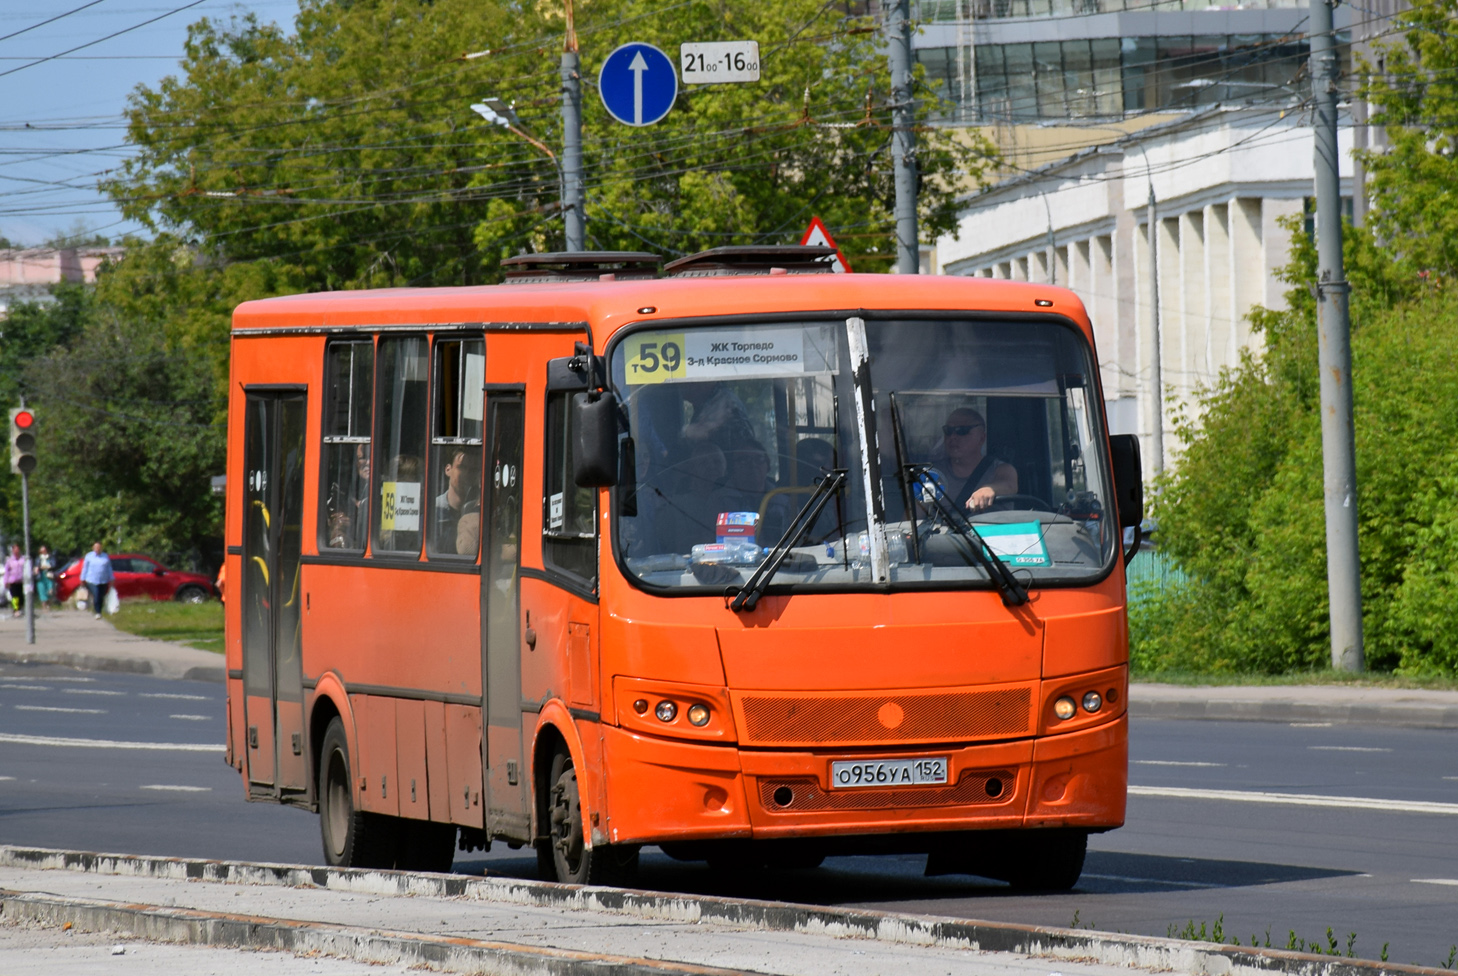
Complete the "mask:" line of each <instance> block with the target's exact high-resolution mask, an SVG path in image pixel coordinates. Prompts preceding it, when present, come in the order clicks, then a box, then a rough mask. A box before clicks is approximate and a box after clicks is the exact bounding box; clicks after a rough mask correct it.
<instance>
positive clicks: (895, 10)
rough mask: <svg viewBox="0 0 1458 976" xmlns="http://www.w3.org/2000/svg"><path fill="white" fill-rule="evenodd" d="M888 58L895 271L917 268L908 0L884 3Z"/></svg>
mask: <svg viewBox="0 0 1458 976" xmlns="http://www.w3.org/2000/svg"><path fill="white" fill-rule="evenodd" d="M886 47H887V53H888V55H889V58H890V61H891V128H892V131H891V159H892V162H893V163H894V165H895V168H896V273H897V274H917V273H919V272H920V271H921V248H920V246H919V239H918V237H917V231H916V129H915V125H916V113H915V111H914V110H913V105H912V89H911V0H891V2H889V3H887V4H886Z"/></svg>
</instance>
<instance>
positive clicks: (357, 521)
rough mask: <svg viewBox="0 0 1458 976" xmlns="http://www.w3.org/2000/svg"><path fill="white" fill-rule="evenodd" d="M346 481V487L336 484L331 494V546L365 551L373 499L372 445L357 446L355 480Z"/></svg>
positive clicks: (344, 479)
mask: <svg viewBox="0 0 1458 976" xmlns="http://www.w3.org/2000/svg"><path fill="white" fill-rule="evenodd" d="M331 466H332V465H331ZM342 480H343V481H344V484H339V483H338V482H336V483H335V484H334V485H333V487H332V488H331V490H330V492H329V506H330V508H329V546H330V548H332V549H363V548H364V543H365V524H366V522H367V521H368V516H369V498H370V446H369V445H368V444H356V445H354V469H353V471H352V472H351V476H349V477H346V478H343V479H342Z"/></svg>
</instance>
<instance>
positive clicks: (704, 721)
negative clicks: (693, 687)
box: [688, 704, 709, 729]
mask: <svg viewBox="0 0 1458 976" xmlns="http://www.w3.org/2000/svg"><path fill="white" fill-rule="evenodd" d="M688 720H689V724H690V725H692V726H694V727H696V728H700V729H701V728H703V727H704V726H705V725H708V724H709V706H708V705H703V704H694V705H690V706H689V710H688Z"/></svg>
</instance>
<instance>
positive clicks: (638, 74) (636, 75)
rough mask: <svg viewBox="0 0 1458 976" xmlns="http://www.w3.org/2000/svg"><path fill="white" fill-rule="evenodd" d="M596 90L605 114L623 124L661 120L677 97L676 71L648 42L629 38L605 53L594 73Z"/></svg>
mask: <svg viewBox="0 0 1458 976" xmlns="http://www.w3.org/2000/svg"><path fill="white" fill-rule="evenodd" d="M597 90H598V92H599V93H600V94H601V95H602V104H603V107H605V108H606V109H607V110H608V114H609V115H611V116H612V117H613V118H615V119H617V120H618V121H619V122H621V123H623V124H624V125H639V126H641V125H652V124H653V123H655V122H658V121H660V120H662V118H663V117H664V116H665V115H667V114H668V110H669V109H671V108H673V100H674V99H675V98H677V97H678V72H676V71H675V70H674V69H673V62H672V61H670V60H669V59H668V55H666V54H664V53H663V52H662V51H660V50H658V48H656V47H654V46H653V45H652V44H644V43H643V42H642V41H630V42H629V43H627V44H624V45H623V46H622V47H620V48H618V49H617V50H616V51H614V52H613V53H612V54H609V55H608V56H607V60H606V61H604V62H603V63H602V69H601V70H600V71H599V72H598V75H597Z"/></svg>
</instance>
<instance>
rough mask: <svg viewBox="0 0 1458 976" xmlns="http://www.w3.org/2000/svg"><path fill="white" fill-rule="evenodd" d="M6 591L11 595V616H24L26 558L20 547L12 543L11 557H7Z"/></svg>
mask: <svg viewBox="0 0 1458 976" xmlns="http://www.w3.org/2000/svg"><path fill="white" fill-rule="evenodd" d="M4 580H5V590H6V592H8V593H9V594H10V616H12V617H20V616H24V607H25V557H24V556H22V555H21V554H20V545H19V544H18V543H15V542H12V543H10V555H8V556H6V557H5V576H4Z"/></svg>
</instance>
